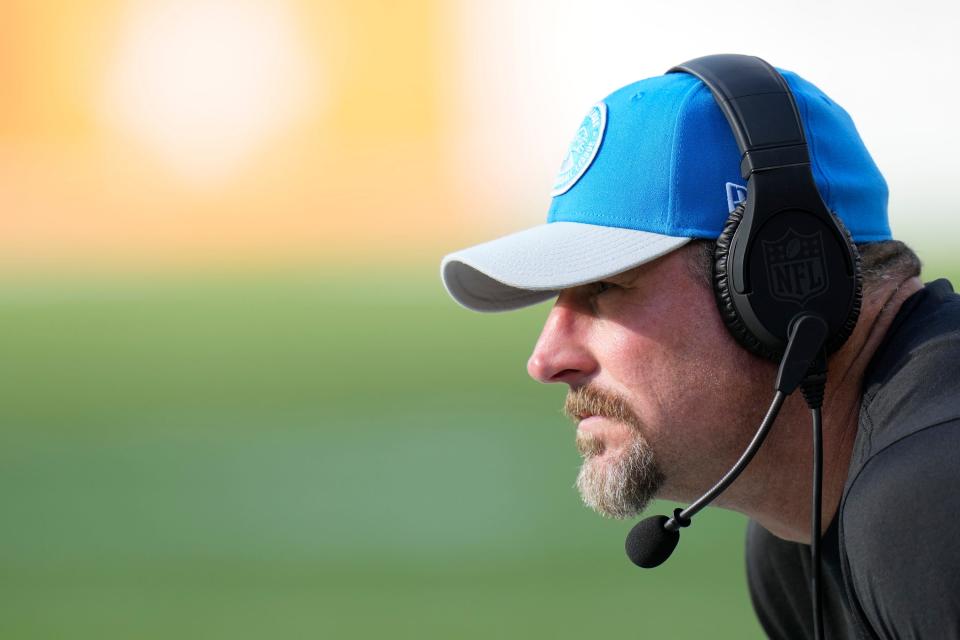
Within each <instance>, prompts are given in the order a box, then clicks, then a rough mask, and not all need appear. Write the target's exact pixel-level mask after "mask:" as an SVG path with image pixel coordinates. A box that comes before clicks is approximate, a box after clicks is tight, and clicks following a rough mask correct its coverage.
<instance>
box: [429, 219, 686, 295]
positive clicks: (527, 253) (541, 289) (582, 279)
mask: <svg viewBox="0 0 960 640" xmlns="http://www.w3.org/2000/svg"><path fill="white" fill-rule="evenodd" d="M688 242H690V238H678V237H674V236H665V235H661V234H658V233H649V232H647V231H637V230H635V229H621V228H618V227H604V226H600V225H594V224H584V223H581V222H552V223H549V224H543V225H540V226H538V227H533V228H531V229H526V230H524V231H520V232H518V233H513V234H511V235H508V236H504V237H502V238H498V239H496V240H493V241H491V242H485V243H483V244H478V245H476V246H474V247H470V248H468V249H463V250H462V251H456V252H454V253H451V254H450V255H448V256H446V257H444V259H443V262H442V263H441V264H440V275H441V277H442V278H443V284H444V286H445V287H446V288H447V292H448V293H449V294H450V295H451V296H452V297H453V299H454V300H456V301H457V302H458V303H460V304H461V305H463V306H464V307H466V308H468V309H473V310H474V311H508V310H510V309H519V308H521V307H526V306H529V305H532V304H536V303H538V302H542V301H544V300H548V299H550V298H552V297H553V296H555V295H557V294H558V293H559V292H560V291H561V290H562V289H567V288H569V287H576V286H580V285H583V284H587V283H589V282H596V281H597V280H601V279H603V278H608V277H610V276H612V275H614V274H617V273H622V272H624V271H628V270H629V269H633V268H634V267H637V266H640V265H642V264H644V263H646V262H650V261H651V260H655V259H656V258H659V257H660V256H662V255H664V254H667V253H669V252H671V251H673V250H674V249H677V248H679V247H681V246H683V245H685V244H686V243H688Z"/></svg>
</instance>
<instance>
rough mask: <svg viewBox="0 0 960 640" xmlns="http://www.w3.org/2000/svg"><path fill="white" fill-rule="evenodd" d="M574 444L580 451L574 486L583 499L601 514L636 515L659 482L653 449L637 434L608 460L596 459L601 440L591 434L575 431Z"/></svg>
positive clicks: (656, 491) (655, 490) (613, 515)
mask: <svg viewBox="0 0 960 640" xmlns="http://www.w3.org/2000/svg"><path fill="white" fill-rule="evenodd" d="M577 448H578V449H579V451H580V453H581V455H583V465H582V466H581V467H580V473H579V474H578V475H577V482H576V487H577V490H578V491H579V492H580V497H581V499H582V500H583V503H584V504H585V505H587V506H588V507H590V508H591V509H593V510H594V511H596V512H597V513H599V514H600V515H602V516H606V517H608V518H616V519H618V520H622V519H624V518H631V517H633V516H636V515H637V514H639V513H641V512H643V511H644V510H645V509H646V508H647V505H649V504H650V502H651V501H652V500H653V499H654V498H656V496H657V493H658V492H659V491H660V487H661V486H662V485H663V473H662V472H661V471H660V469H659V468H658V467H657V464H656V461H655V460H654V458H653V451H652V450H651V449H650V446H649V445H648V444H647V441H646V440H644V438H643V437H642V436H640V435H639V434H636V435H635V437H634V440H633V442H632V443H631V444H630V446H629V447H628V448H627V449H626V450H625V451H623V452H622V453H621V454H620V455H619V456H617V457H616V458H613V459H610V460H600V459H599V455H600V454H601V453H603V444H602V443H601V442H600V441H599V440H598V439H596V438H593V437H591V436H587V435H581V434H578V437H577Z"/></svg>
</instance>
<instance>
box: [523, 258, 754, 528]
mask: <svg viewBox="0 0 960 640" xmlns="http://www.w3.org/2000/svg"><path fill="white" fill-rule="evenodd" d="M691 250H694V249H693V247H685V248H683V249H680V250H677V251H674V252H672V253H670V254H668V255H667V256H665V257H663V258H660V259H658V260H655V261H654V262H651V263H648V264H646V265H643V266H641V267H638V268H637V269H634V270H632V271H628V272H626V273H624V274H620V275H618V276H614V277H612V278H609V279H607V280H604V281H602V282H599V283H593V284H589V285H584V286H581V287H576V288H572V289H566V290H564V291H563V292H561V294H560V297H559V298H558V299H557V302H556V304H555V305H554V307H553V309H552V310H551V312H550V315H549V316H548V318H547V321H546V323H545V325H544V328H543V331H542V333H541V335H540V338H539V340H538V341H537V344H536V347H535V348H534V351H533V354H532V355H531V356H530V360H529V362H528V363H527V371H528V372H529V373H530V375H531V376H532V377H533V378H535V379H537V380H539V381H541V382H563V383H566V384H567V385H569V387H570V392H569V393H568V396H567V402H566V406H565V411H566V412H567V414H568V415H569V416H570V417H571V418H572V419H574V420H575V421H577V422H578V425H577V436H576V439H577V447H578V449H579V450H580V452H581V454H582V455H583V456H584V463H583V466H582V468H581V470H580V474H579V477H578V479H577V486H578V488H579V489H580V492H581V495H582V497H583V499H584V502H585V503H586V504H587V505H588V506H590V507H591V508H593V509H595V510H597V511H598V512H600V513H602V514H604V515H608V516H611V517H616V518H626V517H630V516H633V515H636V514H637V513H639V512H640V511H643V509H645V508H646V505H647V503H648V502H649V501H650V500H651V499H653V498H654V497H659V498H667V499H672V500H678V501H687V500H692V499H694V498H695V497H697V496H699V495H700V494H701V493H702V492H703V491H704V490H705V489H707V488H709V486H711V485H712V484H713V482H715V481H716V480H717V479H719V478H720V477H721V476H722V475H723V473H724V472H725V471H726V469H727V468H728V467H729V466H730V465H731V464H732V462H733V461H734V460H735V459H736V458H737V456H738V455H739V453H740V452H741V451H742V449H743V446H744V445H745V443H746V442H747V441H748V440H749V438H750V435H751V433H752V431H753V428H754V427H755V426H756V424H758V422H759V419H760V417H761V416H762V412H763V408H764V407H765V403H766V401H767V399H768V396H770V395H771V393H770V392H771V390H772V383H771V381H772V379H773V368H772V365H771V364H770V363H766V362H763V361H761V360H759V359H757V358H755V357H753V356H751V355H749V354H748V353H747V352H746V351H745V350H744V349H742V348H740V347H739V346H737V345H736V343H735V342H734V341H733V339H732V338H731V337H730V335H729V333H728V332H727V330H726V328H725V327H724V326H723V323H722V321H721V319H720V317H719V314H718V312H717V309H716V303H715V302H714V300H713V292H711V291H710V290H709V289H708V288H707V287H706V286H704V284H703V283H701V282H698V281H697V280H696V279H695V278H694V276H693V275H692V274H691V272H690V268H689V266H688V265H689V258H688V256H687V254H688V252H689V251H691ZM760 398H762V400H760ZM758 400H759V402H758Z"/></svg>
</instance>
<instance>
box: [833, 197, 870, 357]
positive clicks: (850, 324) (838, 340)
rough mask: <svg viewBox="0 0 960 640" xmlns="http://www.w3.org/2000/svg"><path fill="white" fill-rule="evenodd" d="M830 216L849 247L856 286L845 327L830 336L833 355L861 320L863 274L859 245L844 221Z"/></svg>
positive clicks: (835, 215)
mask: <svg viewBox="0 0 960 640" xmlns="http://www.w3.org/2000/svg"><path fill="white" fill-rule="evenodd" d="M830 215H832V216H833V219H834V220H835V221H836V223H837V226H838V227H840V230H841V231H842V232H843V237H844V239H845V240H846V241H847V247H849V249H850V256H851V258H852V259H853V274H854V283H855V284H854V288H853V303H852V304H851V305H850V313H849V314H847V319H846V320H844V322H843V326H842V327H840V330H839V331H837V333H835V334H834V335H832V336H830V339H829V340H828V341H827V344H826V351H827V353H833V352H834V351H836V350H837V349H839V348H840V347H842V346H843V343H844V342H846V341H847V338H849V337H850V336H851V335H852V334H853V330H854V329H855V328H856V326H857V320H858V319H859V318H860V307H861V305H862V304H863V273H862V272H861V271H860V251H859V250H858V249H857V245H856V243H855V242H854V241H853V236H852V235H851V234H850V231H849V230H848V229H847V227H846V226H845V225H844V224H843V221H841V220H840V216H838V215H837V214H835V213H833V212H832V211H831V212H830Z"/></svg>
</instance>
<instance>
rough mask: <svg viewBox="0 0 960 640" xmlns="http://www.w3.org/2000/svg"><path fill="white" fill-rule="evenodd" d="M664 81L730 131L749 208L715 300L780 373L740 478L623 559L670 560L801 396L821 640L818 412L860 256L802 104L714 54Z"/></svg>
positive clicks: (639, 531)
mask: <svg viewBox="0 0 960 640" xmlns="http://www.w3.org/2000/svg"><path fill="white" fill-rule="evenodd" d="M668 73H689V74H691V75H693V76H696V77H697V78H699V79H700V80H701V81H703V83H704V84H705V85H706V86H707V88H708V89H710V92H711V93H712V94H713V97H714V99H715V100H716V101H717V104H718V105H719V106H720V109H721V111H722V112H723V114H724V116H725V117H726V119H727V122H728V123H729V124H730V128H731V130H732V131H733V135H734V138H735V139H736V142H737V147H738V149H739V150H740V157H741V161H740V173H741V175H742V176H743V178H744V179H745V180H746V181H747V197H746V200H745V201H744V202H743V203H741V204H740V205H738V206H737V207H736V209H735V210H734V211H733V212H732V213H731V214H730V216H729V218H728V219H727V221H726V224H725V225H724V227H723V231H722V232H721V234H720V236H719V238H718V239H717V241H716V246H715V248H714V261H713V285H714V294H715V298H716V302H717V307H718V309H719V311H720V315H721V317H722V318H723V320H724V323H725V324H726V326H727V328H728V329H729V330H730V333H731V334H732V335H733V336H734V338H735V339H736V340H737V342H738V343H740V344H741V345H742V346H743V347H745V348H746V349H748V350H749V351H750V352H751V353H753V354H755V355H758V356H760V357H763V358H767V359H770V360H773V361H775V362H779V363H780V367H779V371H778V374H777V379H776V382H775V385H774V386H775V395H774V400H773V402H772V404H771V405H770V409H769V410H768V411H767V414H766V416H765V417H764V419H763V421H762V423H761V425H760V427H759V428H758V430H757V432H756V434H755V435H754V437H753V440H752V441H751V442H750V443H749V445H748V446H747V449H746V450H745V451H744V453H743V454H742V455H741V457H740V459H739V460H738V461H737V462H736V464H735V465H734V466H733V468H731V469H730V471H728V472H727V474H726V475H724V477H723V478H721V479H720V481H719V482H717V484H716V485H714V486H713V488H711V489H710V491H708V492H707V493H706V494H704V495H703V496H702V497H701V498H700V499H698V500H697V501H696V502H694V503H693V504H692V505H691V506H689V507H687V508H686V509H683V510H681V509H675V510H674V513H673V516H672V517H670V518H668V517H667V516H654V517H652V518H647V519H646V520H643V521H642V522H640V523H639V524H637V525H636V526H635V527H634V528H633V530H632V531H631V532H630V535H629V536H628V537H627V541H626V550H627V555H628V556H629V557H630V559H631V560H632V561H633V562H634V563H635V564H637V565H639V566H642V567H647V568H649V567H655V566H657V565H659V564H661V563H662V562H663V561H665V560H666V559H667V558H668V557H669V556H670V554H671V553H672V552H673V549H674V548H675V547H676V545H677V542H678V541H679V535H680V534H679V531H680V529H681V528H683V527H686V526H689V525H690V522H691V518H692V517H693V515H695V514H696V513H697V512H698V511H700V510H701V509H702V508H704V507H705V506H707V504H709V503H710V502H711V501H712V500H713V499H714V498H716V497H717V496H718V495H719V494H720V493H721V492H723V490H725V489H726V488H727V487H728V486H729V485H730V484H731V483H732V482H733V481H734V480H735V479H736V478H737V476H738V475H739V474H740V472H741V471H742V470H743V469H744V468H745V467H746V466H747V464H748V463H749V462H750V460H751V459H752V458H753V455H754V454H755V453H756V451H757V450H758V449H759V448H760V445H761V444H762V443H763V440H764V438H765V437H766V435H767V433H768V432H769V429H770V427H771V426H772V425H773V422H774V420H775V419H776V416H777V413H778V412H779V410H780V407H781V405H782V404H783V401H784V399H785V398H786V397H787V396H788V395H790V393H792V392H793V391H794V390H796V389H797V388H798V387H800V388H801V389H802V391H803V395H804V398H805V400H806V401H807V404H808V406H809V407H810V411H811V417H812V423H813V449H814V465H813V467H814V469H813V476H814V478H813V497H812V505H811V506H812V509H811V545H810V549H811V559H812V560H813V565H812V566H813V571H811V578H810V581H811V596H812V600H813V618H814V633H815V637H816V638H818V639H819V638H822V637H823V621H822V605H821V597H820V589H819V582H820V560H819V539H820V528H821V527H820V508H821V504H820V503H821V484H822V460H823V443H822V423H821V416H820V409H821V406H822V403H823V393H824V387H825V386H826V373H827V364H826V358H827V355H829V354H830V353H832V352H834V351H836V350H837V349H839V348H840V347H841V346H842V345H843V343H844V342H845V341H846V340H847V338H849V337H850V334H851V333H852V332H853V329H854V327H855V326H856V323H857V318H858V316H859V314H860V304H861V296H862V278H861V275H860V258H859V254H858V253H857V249H856V246H855V245H854V244H853V239H852V237H851V236H850V234H849V233H848V232H847V230H846V229H845V228H844V226H843V223H842V222H841V221H840V219H839V218H838V217H837V216H836V215H835V214H833V213H831V212H830V210H829V209H828V208H827V205H826V203H825V202H824V200H823V198H822V197H821V195H820V193H819V191H818V190H817V185H816V182H815V180H814V177H813V171H812V169H811V165H810V154H809V151H808V149H807V142H806V136H805V135H804V130H803V122H802V120H801V119H800V112H799V110H798V109H797V104H796V100H795V99H794V96H793V94H792V93H791V91H790V87H789V86H788V84H787V81H786V80H785V79H784V77H783V76H782V75H780V73H779V72H778V71H777V70H776V69H775V68H773V67H772V66H771V65H770V64H768V63H767V62H765V61H764V60H761V59H760V58H756V57H753V56H745V55H737V54H718V55H711V56H705V57H702V58H695V59H693V60H690V61H688V62H684V63H683V64H680V65H677V66H676V67H673V68H672V69H670V70H669V71H668Z"/></svg>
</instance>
